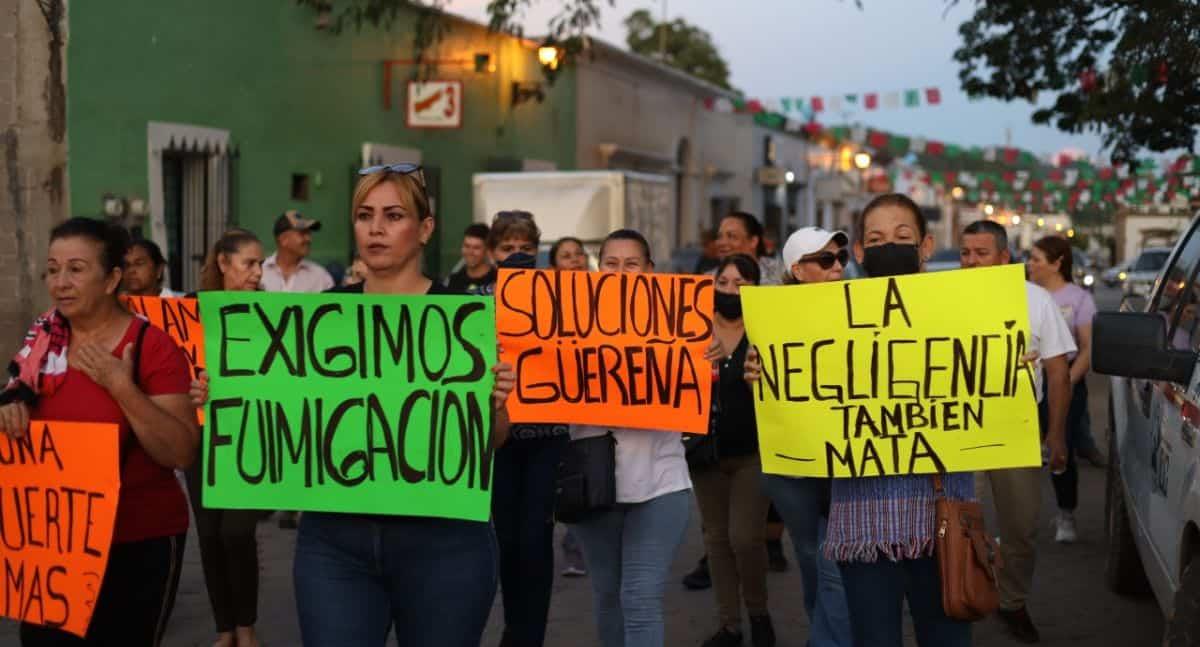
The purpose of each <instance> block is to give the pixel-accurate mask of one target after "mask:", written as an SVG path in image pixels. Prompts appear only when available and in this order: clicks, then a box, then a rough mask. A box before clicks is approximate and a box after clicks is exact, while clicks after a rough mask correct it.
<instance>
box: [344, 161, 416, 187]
mask: <svg viewBox="0 0 1200 647" xmlns="http://www.w3.org/2000/svg"><path fill="white" fill-rule="evenodd" d="M380 171H387V172H388V173H399V174H400V175H413V174H415V175H416V176H417V181H418V182H420V183H421V186H425V169H423V168H422V167H421V165H420V164H379V165H378V166H368V167H367V168H364V169H359V170H358V174H359V175H370V174H372V173H378V172H380Z"/></svg>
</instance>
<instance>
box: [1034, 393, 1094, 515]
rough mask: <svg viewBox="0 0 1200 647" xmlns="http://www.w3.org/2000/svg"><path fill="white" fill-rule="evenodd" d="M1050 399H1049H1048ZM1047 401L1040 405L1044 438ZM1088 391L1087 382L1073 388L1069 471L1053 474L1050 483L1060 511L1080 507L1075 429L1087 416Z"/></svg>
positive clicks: (1068, 426) (1069, 416) (1068, 433)
mask: <svg viewBox="0 0 1200 647" xmlns="http://www.w3.org/2000/svg"><path fill="white" fill-rule="evenodd" d="M1047 399H1048V398H1047ZM1047 399H1043V400H1042V401H1041V402H1039V403H1038V419H1039V422H1041V427H1042V436H1045V435H1046V431H1047V430H1048V425H1049V413H1050V410H1049V405H1048V404H1047V401H1046V400H1047ZM1087 407H1088V389H1087V380H1086V379H1083V380H1080V381H1079V382H1078V383H1076V384H1075V386H1074V387H1072V388H1071V406H1070V407H1069V408H1068V409H1067V422H1066V428H1065V429H1064V431H1065V432H1066V436H1067V438H1066V441H1067V469H1066V471H1064V472H1063V473H1062V474H1051V475H1050V482H1051V483H1053V484H1054V499H1055V501H1056V502H1057V503H1058V507H1059V509H1060V510H1066V511H1068V512H1070V511H1074V510H1075V507H1076V506H1078V505H1079V463H1078V461H1077V460H1076V459H1075V438H1076V433H1075V428H1076V427H1078V426H1080V425H1082V424H1083V422H1084V420H1085V416H1086V415H1087Z"/></svg>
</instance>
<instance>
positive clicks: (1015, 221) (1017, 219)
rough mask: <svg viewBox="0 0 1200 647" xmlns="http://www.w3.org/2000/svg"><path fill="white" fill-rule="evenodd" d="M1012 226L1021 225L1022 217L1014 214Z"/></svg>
mask: <svg viewBox="0 0 1200 647" xmlns="http://www.w3.org/2000/svg"><path fill="white" fill-rule="evenodd" d="M1012 224H1014V225H1019V224H1021V216H1019V215H1017V214H1015V213H1014V214H1013V217H1012Z"/></svg>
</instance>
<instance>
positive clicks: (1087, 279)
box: [1083, 274, 1096, 288]
mask: <svg viewBox="0 0 1200 647" xmlns="http://www.w3.org/2000/svg"><path fill="white" fill-rule="evenodd" d="M1095 282H1096V277H1095V276H1092V275H1091V274H1084V275H1083V287H1085V288H1090V287H1092V285H1093V284H1094V283H1095Z"/></svg>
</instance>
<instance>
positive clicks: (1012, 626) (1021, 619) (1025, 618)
mask: <svg viewBox="0 0 1200 647" xmlns="http://www.w3.org/2000/svg"><path fill="white" fill-rule="evenodd" d="M996 615H997V616H999V618H1000V621H1001V622H1003V623H1004V628H1005V629H1007V630H1008V633H1009V635H1011V636H1012V637H1013V638H1016V639H1017V640H1018V641H1020V642H1023V643H1029V644H1033V643H1036V642H1038V641H1040V640H1041V639H1042V637H1041V635H1039V634H1038V630H1037V627H1035V626H1033V620H1031V619H1030V618H1029V612H1028V611H1026V610H1025V607H1021V608H1019V609H1012V610H1009V609H997V610H996Z"/></svg>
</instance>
